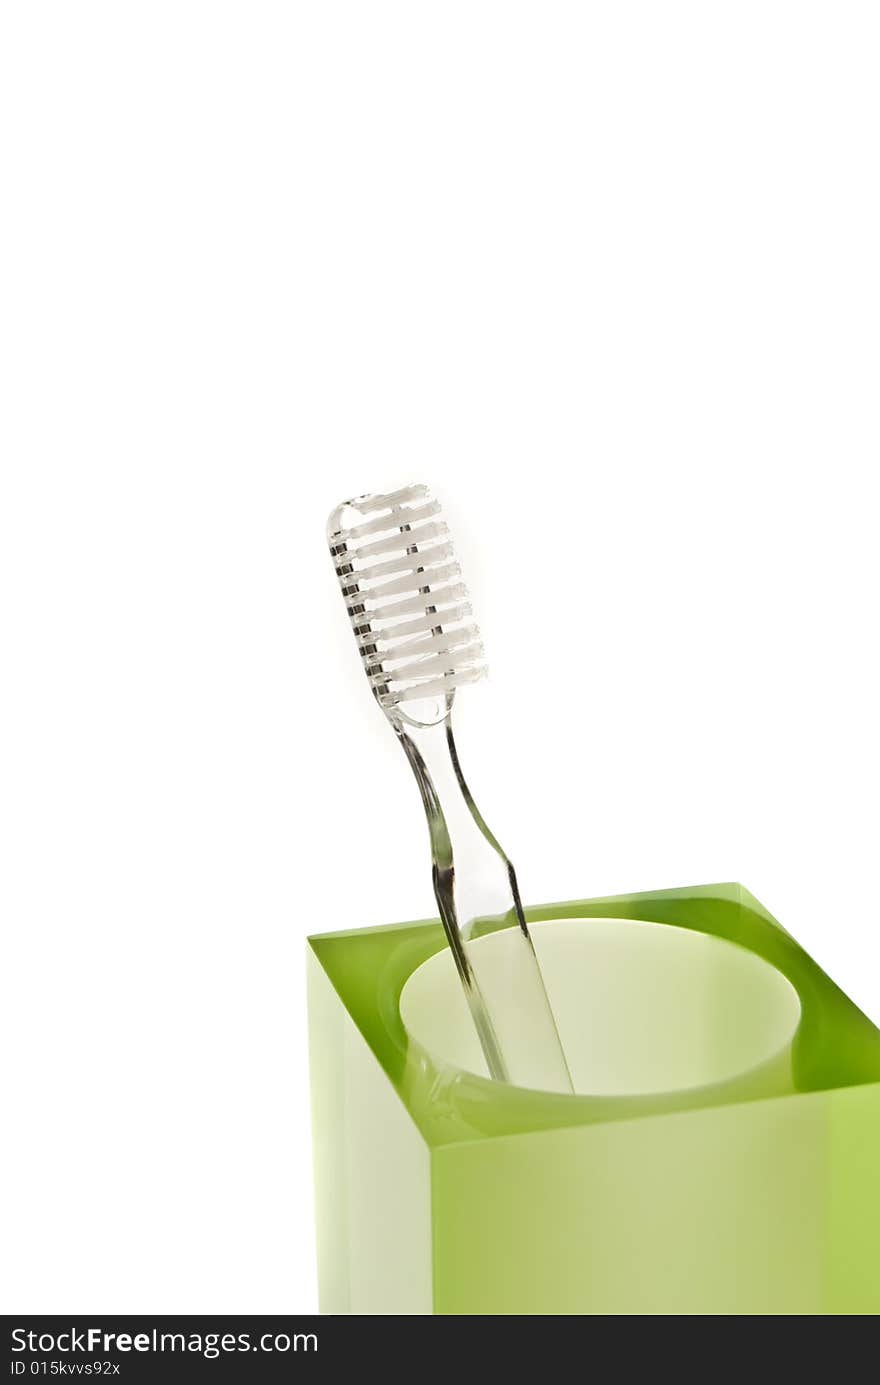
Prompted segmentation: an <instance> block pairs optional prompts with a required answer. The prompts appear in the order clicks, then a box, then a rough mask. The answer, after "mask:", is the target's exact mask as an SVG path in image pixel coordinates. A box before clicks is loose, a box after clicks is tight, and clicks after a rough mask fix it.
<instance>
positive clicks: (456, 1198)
mask: <svg viewBox="0 0 880 1385" xmlns="http://www.w3.org/2000/svg"><path fill="white" fill-rule="evenodd" d="M527 916H528V920H529V925H530V928H531V930H532V935H533V937H534V941H535V947H536V950H537V952H538V954H539V957H540V961H541V965H542V969H543V972H544V976H545V980H546V983H547V988H548V992H549V995H550V999H551V1003H552V1005H553V1008H554V1012H555V1015H556V1019H557V1023H558V1027H559V1030H560V1035H561V1038H562V1042H563V1045H564V1047H565V1050H566V1056H567V1058H568V1062H569V1066H570V1068H571V1070H572V1075H573V1078H574V1082H575V1086H576V1089H577V1091H578V1093H579V1094H578V1095H574V1096H571V1095H560V1094H556V1093H550V1092H541V1091H533V1090H528V1089H525V1088H519V1087H513V1086H507V1085H505V1084H501V1083H497V1082H492V1081H490V1080H489V1079H488V1076H487V1075H486V1072H485V1068H484V1064H483V1059H482V1054H481V1051H480V1046H479V1043H478V1042H477V1039H476V1036H475V1033H474V1032H473V1028H472V1024H471V1021H470V1017H469V1014H468V1011H467V1007H466V1005H465V1002H464V998H463V994H462V992H461V988H460V985H459V982H458V979H457V976H456V973H455V970H454V966H453V963H452V958H451V954H450V953H449V951H448V949H447V948H446V945H445V939H444V935H443V931H442V928H441V925H440V923H439V922H437V921H434V920H430V921H427V922H419V923H410V924H400V925H392V926H390V927H386V928H374V929H363V930H358V931H353V932H344V933H333V934H325V935H323V936H319V937H314V938H311V939H310V940H309V958H308V961H309V1011H310V1045H311V1061H312V1101H313V1135H314V1150H315V1188H316V1206H317V1222H318V1263H319V1291H320V1306H321V1311H322V1312H323V1313H333V1314H336V1313H355V1314H372V1313H379V1314H409V1313H448V1314H471V1313H478V1314H507V1313H519V1314H522V1313H527V1314H533V1313H534V1314H568V1313H580V1314H590V1313H604V1314H617V1313H620V1314H634V1315H641V1314H653V1313H659V1314H689V1315H690V1314H703V1313H706V1314H728V1313H731V1314H764V1313H767V1314H813V1313H831V1314H837V1313H841V1314H862V1313H864V1314H874V1313H877V1312H880V1186H878V1185H880V1180H878V1177H877V1169H878V1167H880V1031H878V1030H877V1029H876V1028H875V1026H874V1025H873V1024H872V1023H871V1022H870V1021H869V1020H868V1019H867V1018H866V1017H865V1016H864V1015H863V1014H862V1013H861V1012H860V1011H859V1010H858V1009H857V1008H856V1006H855V1005H854V1004H853V1003H852V1002H851V1001H850V1000H848V999H847V997H846V996H845V995H844V994H843V993H842V992H841V991H840V990H839V989H838V988H837V987H836V986H835V985H834V983H833V982H832V981H831V980H830V979H829V978H828V977H827V976H826V975H825V974H824V972H822V971H821V970H820V968H819V967H818V966H817V965H816V963H815V962H813V961H812V959H811V958H810V957H809V956H808V955H807V954H806V953H805V952H804V951H803V949H802V948H801V947H799V946H798V944H797V943H796V942H795V941H794V939H793V938H792V937H791V936H790V935H789V934H788V933H786V932H785V931H784V930H783V929H782V928H781V927H780V926H779V924H777V923H776V922H775V921H774V920H773V919H772V918H771V917H770V915H769V914H768V913H767V911H766V910H765V909H763V908H762V906H761V905H760V904H759V903H758V902H757V900H755V899H754V897H753V896H751V895H750V894H749V893H748V891H746V890H745V889H744V888H743V887H742V886H739V885H714V886H705V887H698V888H692V889H683V890H669V891H663V892H659V893H651V894H641V895H635V896H628V897H615V898H611V899H599V900H586V901H584V900H581V901H577V902H573V903H570V904H562V905H553V906H548V907H542V908H536V909H530V910H527ZM511 941H513V939H512V938H511V936H510V933H509V930H505V929H501V930H497V931H492V930H488V931H487V932H486V933H485V935H484V936H483V937H481V938H480V940H479V942H477V943H476V944H475V946H479V947H480V948H483V949H485V950H486V956H487V960H489V962H490V964H491V965H496V966H497V967H498V968H499V969H503V968H504V966H505V955H506V950H507V946H508V943H509V942H511Z"/></svg>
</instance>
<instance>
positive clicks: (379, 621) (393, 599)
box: [327, 486, 486, 718]
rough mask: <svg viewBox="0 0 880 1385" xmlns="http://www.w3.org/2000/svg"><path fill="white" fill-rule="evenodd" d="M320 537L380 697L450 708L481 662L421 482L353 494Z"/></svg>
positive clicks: (460, 587) (443, 529)
mask: <svg viewBox="0 0 880 1385" xmlns="http://www.w3.org/2000/svg"><path fill="white" fill-rule="evenodd" d="M327 540H328V542H329V544H330V556H331V557H332V559H333V564H334V566H335V568H336V575H337V577H338V578H339V585H340V587H341V588H342V595H343V599H344V601H345V605H346V609H347V611H348V615H349V619H350V620H351V623H352V627H353V629H354V635H355V639H356V640H357V645H358V649H359V651H360V655H361V659H362V660H363V664H364V668H365V669H366V673H367V678H368V680H369V683H370V687H371V688H372V690H373V693H374V694H375V696H376V698H377V700H378V702H379V704H380V706H381V707H382V708H383V709H384V710H385V711H386V712H387V713H388V714H389V715H391V716H392V718H393V716H394V715H395V711H396V709H397V708H401V704H405V703H416V704H418V703H421V702H424V701H425V700H427V699H440V700H441V701H443V702H444V710H446V709H448V707H449V705H450V704H451V700H452V696H453V694H454V693H455V690H456V688H458V687H461V685H462V684H464V683H475V682H476V681H477V680H478V679H479V678H482V677H483V676H484V675H485V672H486V668H485V664H484V663H483V646H482V644H481V643H480V632H479V630H478V628H477V626H476V625H474V624H473V622H472V620H471V607H470V602H469V601H468V596H467V590H466V588H465V586H464V584H463V582H462V581H461V569H460V568H459V566H458V563H457V562H456V561H455V556H454V554H453V551H452V542H451V539H450V535H449V528H448V526H447V525H446V523H445V521H444V519H443V517H442V514H441V511H440V505H439V503H438V501H436V500H433V499H432V498H431V495H430V493H429V491H428V488H427V486H407V487H406V488H405V489H404V490H399V491H392V492H391V493H390V494H388V495H359V496H357V497H356V498H355V499H354V500H347V501H344V502H343V504H341V505H339V506H337V508H336V509H335V510H334V511H333V513H332V514H331V515H330V519H329V520H328V523H327ZM413 710H415V708H413ZM401 715H405V713H403V712H402V711H401Z"/></svg>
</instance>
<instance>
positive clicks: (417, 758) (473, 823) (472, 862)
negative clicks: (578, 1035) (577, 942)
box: [395, 710, 572, 1092]
mask: <svg viewBox="0 0 880 1385" xmlns="http://www.w3.org/2000/svg"><path fill="white" fill-rule="evenodd" d="M395 730H396V731H397V735H398V736H399V738H400V740H401V742H402V744H403V748H404V751H405V752H406V755H407V758H408V760H409V762H410V765H411V766H412V769H413V773H414V774H415V777H416V780H417V782H418V785H419V789H420V791H421V795H422V802H423V804H424V808H425V813H426V816H427V819H428V828H429V831H430V836H431V853H432V857H433V879H434V894H435V896H436V899H437V906H438V908H439V910H440V917H441V919H442V921H443V926H444V928H445V930H446V936H447V939H448V941H449V946H450V948H451V949H452V954H453V957H454V959H455V964H456V967H457V968H458V972H459V976H460V977H461V981H462V985H463V986H464V991H465V995H466V997H467V1000H468V1004H469V1006H470V1010H471V1014H472V1016H473V1020H474V1025H475V1027H476V1030H477V1034H478V1035H479V1039H480V1043H481V1045H482V1048H483V1053H484V1055H485V1058H486V1064H487V1066H488V1069H489V1073H490V1075H491V1076H492V1077H493V1078H495V1079H497V1080H498V1081H502V1082H514V1083H516V1084H517V1085H518V1086H524V1087H538V1088H543V1089H545V1090H550V1091H560V1092H570V1091H572V1082H571V1076H570V1074H569V1071H568V1065H567V1063H566V1060H565V1054H564V1052H563V1049H562V1044H561V1043H560V1040H559V1034H558V1032H557V1029H556V1022H555V1020H554V1018H553V1011H552V1010H551V1008H550V1002H549V1000H548V998H547V992H546V990H545V988H544V980H543V977H542V976H541V970H540V967H539V966H538V959H537V957H536V956H535V950H534V946H533V944H532V939H531V936H530V934H529V930H528V925H527V924H526V920H525V916H524V914H523V909H522V904H521V902H520V897H519V889H518V887H517V883H516V873H515V871H514V869H513V865H512V864H511V862H510V861H509V859H508V857H507V856H506V855H505V853H504V851H503V850H502V848H501V846H500V845H499V843H498V841H497V840H496V838H495V837H494V836H493V834H492V833H491V832H490V830H489V828H488V826H487V825H486V822H485V821H484V819H483V817H482V815H481V814H480V812H479V810H478V808H477V806H476V803H475V802H474V800H473V797H472V796H471V793H470V790H469V789H468V787H467V784H466V783H465V780H464V776H463V775H462V772H461V766H460V764H459V760H458V754H457V752H456V748H455V739H454V736H453V733H452V718H451V710H450V711H448V712H447V715H446V717H445V718H444V719H443V720H442V721H439V722H437V723H435V724H433V725H428V726H421V725H415V724H413V723H409V724H407V725H406V726H404V725H403V724H402V723H400V722H398V723H397V725H396V726H395ZM478 925H484V927H482V928H480V930H479V931H480V932H487V931H494V930H495V929H498V928H505V929H511V930H515V932H514V934H513V936H512V937H511V939H510V940H505V948H504V950H503V951H502V950H501V949H498V948H496V947H493V946H492V944H491V943H489V942H486V943H483V944H482V945H480V944H479V943H478V933H477V928H478ZM485 925H489V927H485ZM493 925H494V928H493V927H492V926H493Z"/></svg>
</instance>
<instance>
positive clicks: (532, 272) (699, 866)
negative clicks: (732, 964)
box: [0, 0, 880, 1313]
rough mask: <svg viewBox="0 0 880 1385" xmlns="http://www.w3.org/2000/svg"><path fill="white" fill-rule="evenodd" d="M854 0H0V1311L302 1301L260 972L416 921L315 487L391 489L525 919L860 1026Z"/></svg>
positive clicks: (868, 698) (329, 497)
mask: <svg viewBox="0 0 880 1385" xmlns="http://www.w3.org/2000/svg"><path fill="white" fill-rule="evenodd" d="M878 63H880V21H878V12H877V8H876V6H874V5H871V4H865V5H859V4H846V3H845V4H839V3H828V4H811V3H804V2H803V0H798V3H792V4H784V3H773V0H760V3H744V2H743V0H740V3H738V4H736V5H733V4H729V5H728V4H714V5H707V4H705V3H704V2H703V0H700V2H699V3H694V4H679V3H669V4H663V5H657V4H653V3H648V4H633V3H626V0H614V3H609V4H589V3H578V4H573V5H565V4H554V3H530V4H516V3H510V0H505V3H500V4H489V3H480V0H467V3H449V0H447V3H445V4H442V5H440V4H425V3H418V0H405V2H404V3H400V4H386V3H369V4H363V3H356V4H352V5H341V4H337V3H333V0H321V3H317V4H303V3H300V4H296V3H284V4H267V3H248V4H244V3H240V4H222V3H210V4H209V3H203V4H198V3H185V2H184V3H181V0H174V3H157V2H156V0H153V3H151V4H149V5H147V4H128V5H119V4H115V3H107V4H90V3H81V4H78V5H68V4H55V5H53V4H41V5H33V4H28V3H20V4H17V3H7V4H6V5H4V7H3V10H2V20H0V139H2V164H0V195H2V201H3V209H2V218H0V239H2V254H0V274H2V322H0V333H2V376H0V378H2V394H3V403H2V417H0V429H2V439H0V443H2V474H3V504H2V515H0V526H2V548H0V563H2V653H3V677H2V684H0V697H2V702H3V707H2V717H0V728H2V739H3V747H2V750H3V768H2V835H0V843H2V922H3V935H4V944H3V957H4V961H3V974H2V988H3V989H2V1020H3V1029H4V1034H3V1039H2V1053H3V1068H4V1088H5V1093H6V1095H5V1098H4V1104H5V1107H6V1110H7V1112H8V1124H7V1126H6V1129H5V1132H4V1135H3V1140H2V1153H0V1160H2V1166H3V1167H2V1171H0V1173H2V1176H0V1186H2V1189H3V1198H4V1200H5V1202H6V1206H5V1208H4V1209H3V1215H2V1224H3V1228H4V1231H3V1240H4V1252H5V1253H4V1256H3V1261H4V1276H5V1278H4V1282H3V1284H2V1297H0V1306H2V1308H3V1309H4V1310H6V1311H24V1310H31V1311H71V1312H75V1311H80V1312H85V1311H102V1312H108V1313H109V1312H113V1311H118V1312H121V1311H144V1312H146V1311H186V1310H192V1311H196V1312H197V1311H206V1312H207V1311H214V1312H226V1311H230V1312H231V1311H240V1312H255V1311H266V1312H274V1311H306V1310H313V1309H314V1308H315V1307H316V1296H315V1275H314V1265H313V1260H314V1251H313V1240H312V1223H311V1187H310V1178H311V1170H310V1146H309V1127H308V1114H307V1102H308V1095H307V1068H306V1028H305V1007H304V981H303V955H304V946H305V943H304V940H305V937H306V935H307V934H308V933H309V932H310V931H318V930H326V929H333V928H337V927H349V926H354V925H360V924H365V925H366V924H373V923H379V922H386V921H391V920H396V919H401V918H412V917H419V916H424V915H426V914H429V913H431V912H433V902H432V895H431V885H430V872H429V864H428V856H427V839H426V831H425V826H424V822H423V820H422V817H421V810H420V807H419V803H418V799H417V794H416V790H415V786H414V784H413V783H412V781H411V776H410V773H409V770H408V768H407V766H406V763H405V761H404V759H403V757H402V755H401V754H400V753H399V750H398V749H397V748H396V746H395V744H394V740H393V737H392V735H391V732H390V731H389V729H388V727H387V725H386V724H385V722H384V720H383V718H382V717H381V715H380V714H379V712H378V710H377V709H376V707H375V705H374V704H373V702H372V699H371V698H370V696H369V693H368V690H367V686H366V682H365V680H364V678H363V674H362V672H361V671H360V668H359V665H358V661H357V657H356V654H355V650H354V645H353V641H352V639H351V635H350V634H349V632H348V629H347V625H346V621H345V617H344V613H343V610H342V606H341V602H340V599H339V595H338V592H337V591H336V589H335V584H334V579H333V576H332V571H331V567H330V563H329V560H328V557H327V553H326V549H325V545H324V535H323V526H324V520H325V516H326V513H327V512H328V511H329V509H330V507H331V506H332V505H333V504H335V503H336V502H337V501H338V500H340V499H342V498H343V497H345V496H347V495H350V494H353V493H356V492H358V491H362V490H365V489H388V488H392V487H394V486H396V485H400V484H404V483H406V482H407V481H410V480H426V481H428V482H429V483H431V484H432V485H433V487H434V488H435V490H436V491H437V493H438V494H439V496H440V498H441V499H442V500H443V502H444V504H445V505H446V507H447V509H448V512H449V517H450V520H451V522H452V524H453V527H454V533H455V535H456V538H457V544H458V548H459V550H460V557H461V560H462V563H463V566H464V568H465V576H466V578H467V580H468V582H469V585H470V587H471V589H472V596H473V600H474V604H475V607H476V610H477V613H478V616H479V619H480V622H481V625H482V627H483V631H484V636H485V640H486V644H487V649H488V656H489V661H490V666H491V671H492V678H491V681H490V682H489V683H488V684H486V685H484V686H482V687H480V688H477V689H474V690H472V691H469V692H468V693H467V694H466V695H462V697H461V698H460V704H461V706H460V711H461V714H462V715H461V720H460V733H459V734H460V742H461V750H462V757H463V761H464V764H465V766H466V769H467V771H468V776H469V779H470V781H471V783H472V786H473V788H474V789H475V791H476V793H477V797H478V799H479V801H480V803H481V806H482V807H483V809H484V811H485V813H486V816H487V817H488V819H489V821H490V823H491V824H492V826H493V828H494V829H495V830H496V832H497V833H498V835H499V836H500V837H501V839H502V841H503V842H504V843H505V845H506V846H507V848H508V850H509V851H510V853H511V855H512V856H513V858H514V860H515V862H516V863H517V866H518V869H519V875H520V883H521V886H522V889H523V893H524V896H525V898H526V899H527V900H529V901H531V902H539V901H543V900H551V899H561V898H571V897H578V896H581V895H585V894H604V893H608V892H613V891H628V890H637V889H642V888H651V887H660V886H668V885H678V884H685V883H696V882H702V881H711V880H719V879H741V880H742V881H744V882H745V883H746V884H747V885H748V886H749V887H750V888H751V889H752V890H753V891H754V892H755V893H756V894H757V895H758V896H759V897H760V898H761V899H762V900H763V901H764V903H765V904H766V905H767V906H768V907H769V908H770V909H771V910H772V911H773V912H774V913H775V914H776V915H777V917H778V918H779V919H780V920H781V921H782V922H783V923H784V925H785V926H786V927H787V928H788V929H789V930H791V931H792V932H794V933H795V934H796V935H797V937H798V938H799V939H800V940H801V941H802V942H803V943H804V944H805V945H806V946H807V947H808V948H809V949H810V950H811V951H812V952H813V954H814V955H815V956H816V957H817V959H819V960H820V961H821V962H822V964H823V965H824V966H825V967H826V968H827V969H828V970H829V971H830V972H831V973H832V975H833V976H834V977H835V978H836V979H837V980H838V981H839V982H840V983H841V984H842V985H843V986H844V987H845V988H846V989H847V990H848V991H849V992H850V993H851V994H852V995H853V997H854V998H855V999H856V1000H857V1001H858V1002H859V1003H860V1004H861V1005H862V1006H863V1007H864V1008H865V1009H867V1010H868V1011H869V1012H870V1013H872V1014H873V1015H874V1017H875V1018H880V942H878V922H880V920H878V904H877V893H876V888H875V880H876V865H877V860H876V857H877V842H878V792H877V785H878V778H880V746H878V731H877V723H878V717H877V708H878V704H880V675H878V661H877V634H878V620H877V598H878V575H880V573H878V569H880V559H878V546H877V514H878V507H877V464H878V453H880V449H878V444H880V411H878V367H880V345H878V343H880V336H878V321H880V268H878V266H880V255H878V246H880V197H878V179H877V168H878V144H880V85H878V82H877V71H878Z"/></svg>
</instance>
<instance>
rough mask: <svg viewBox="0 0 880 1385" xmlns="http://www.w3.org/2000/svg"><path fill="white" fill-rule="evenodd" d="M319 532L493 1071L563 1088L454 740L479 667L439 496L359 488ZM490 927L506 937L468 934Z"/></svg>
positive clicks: (515, 909) (506, 868) (518, 923)
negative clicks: (414, 811) (394, 751)
mask: <svg viewBox="0 0 880 1385" xmlns="http://www.w3.org/2000/svg"><path fill="white" fill-rule="evenodd" d="M327 538H328V542H329V545H330V554H331V557H332V559H333V563H334V566H335V568H336V574H337V577H338V578H339V583H340V586H341V588H342V595H343V598H344V600H345V605H346V609H347V611H348V615H349V618H350V620H351V624H352V628H353V630H354V635H355V639H356V641H357V645H358V649H359V651H360V655H361V659H362V661H363V664H364V668H365V669H366V674H367V679H368V681H369V684H370V687H371V688H372V690H373V694H374V696H375V698H376V700H377V702H378V703H379V706H380V707H381V708H382V710H383V712H384V713H385V715H386V717H387V718H388V720H389V722H390V723H391V726H392V729H393V730H394V732H395V734H396V736H397V738H398V740H399V741H400V744H401V745H402V747H403V750H404V752H405V754H406V757H407V759H408V760H409V763H410V765H411V766H412V769H413V773H414V774H415V777H416V780H417V782H418V786H419V789H420V791H421V796H422V803H423V805H424V809H425V813H426V815H427V819H428V828H429V831H430V838H431V854H432V858H433V881H434V894H435V896H436V899H437V906H438V908H439V910H440V917H441V919H442V921H443V926H444V929H445V931H446V937H447V940H448V942H449V946H450V948H451V949H452V954H453V957H454V959H455V965H456V967H457V968H458V973H459V976H460V978H461V982H462V985H463V987H464V992H465V996H466V998H467V1002H468V1005H469V1007H470V1012H471V1015H472V1016H473V1021H474V1025H475V1027H476V1030H477V1034H478V1036H479V1040H480V1044H481V1046H482V1050H483V1054H484V1057H485V1060H486V1065H487V1068H488V1070H489V1074H490V1076H491V1077H493V1078H495V1079H497V1080H498V1081H502V1082H515V1083H517V1084H518V1085H520V1086H528V1087H541V1088H544V1089H545V1090H552V1091H563V1092H570V1091H571V1090H572V1083H571V1077H570V1074H569V1071H568V1065H567V1063H566V1060H565V1055H564V1052H563V1049H562V1045H561V1043H560V1040H559V1035H558V1032H557V1029H556V1022H555V1020H554V1018H553V1011H552V1010H551V1008H550V1002H549V1000H548V998H547V992H546V990H545V987H544V981H543V978H542V976H541V971H540V968H539V966H538V960H537V957H536V955H535V950H534V946H533V943H532V939H531V936H530V934H529V930H528V926H527V924H526V920H525V916H524V914H523V909H522V904H521V903H520V897H519V889H518V888H517V883H516V874H515V872H514V869H513V866H512V865H511V863H510V860H509V859H508V857H507V856H506V855H505V853H504V851H503V850H502V849H501V846H500V845H499V843H498V841H497V840H496V838H495V837H494V836H493V835H492V833H491V832H490V830H489V828H488V827H487V825H486V822H485V820H484V819H483V817H482V815H481V814H480V812H479V810H478V808H477V805H476V803H475V802H474V800H473V798H472V796H471V793H470V791H469V789H468V787H467V785H466V783H465V781H464V777H463V775H462V771H461V766H460V764H459V760H458V754H457V752H456V748H455V740H454V737H453V733H452V708H453V704H454V701H455V696H456V693H457V691H458V689H459V688H461V687H464V686H465V685H466V684H468V683H475V682H477V681H478V680H479V679H481V678H482V677H484V675H485V672H486V668H485V664H484V662H483V646H482V643H481V642H480V632H479V630H478V628H477V626H476V625H475V624H474V623H473V621H472V618H471V617H472V613H471V606H470V603H469V601H468V596H467V591H466V589H465V587H464V585H463V583H462V581H461V570H460V568H459V566H458V563H457V562H456V561H455V556H454V554H453V550H452V543H451V541H450V536H449V529H448V526H447V525H446V523H445V522H444V520H443V518H442V515H441V511H440V505H439V503H438V502H437V501H436V500H434V499H432V497H431V495H430V493H429V491H428V489H427V487H425V486H408V487H406V488H405V489H403V490H398V491H393V492H391V493H390V494H387V495H361V496H358V497H356V498H355V499H354V500H348V501H345V502H343V504H341V505H339V506H337V508H336V509H335V510H334V511H333V512H332V514H331V515H330V519H329V521H328V525H327ZM499 927H507V928H509V929H510V932H511V939H510V940H508V939H505V946H504V947H503V948H498V947H493V946H492V943H491V941H490V940H487V941H486V942H483V943H480V942H478V941H477V937H476V936H475V935H476V934H477V933H478V932H479V933H484V932H486V931H492V930H494V929H497V928H499Z"/></svg>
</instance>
